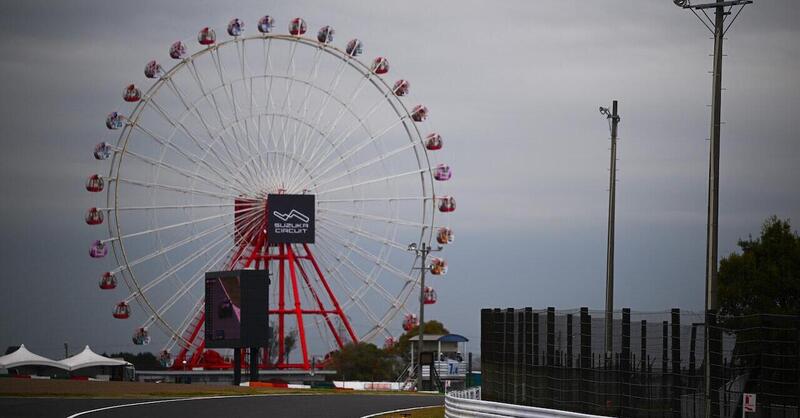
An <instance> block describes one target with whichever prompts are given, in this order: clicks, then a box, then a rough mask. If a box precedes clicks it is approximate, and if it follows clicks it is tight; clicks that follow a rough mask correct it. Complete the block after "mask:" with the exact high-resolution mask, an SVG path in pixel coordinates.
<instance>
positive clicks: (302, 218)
mask: <svg viewBox="0 0 800 418" xmlns="http://www.w3.org/2000/svg"><path fill="white" fill-rule="evenodd" d="M272 214H273V215H275V217H276V218H278V219H280V220H282V221H284V222H286V221H288V220H289V219H292V218H297V219H299V220H300V222H305V223H308V221H310V220H311V218H309V217H308V216H306V215H304V214H302V213H301V212H298V211H296V210H294V209H292V211H291V212H289V213H280V212H278V211H273V212H272Z"/></svg>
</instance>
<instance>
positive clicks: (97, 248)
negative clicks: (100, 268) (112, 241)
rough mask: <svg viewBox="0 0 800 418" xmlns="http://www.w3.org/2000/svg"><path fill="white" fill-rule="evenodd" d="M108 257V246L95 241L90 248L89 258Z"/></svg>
mask: <svg viewBox="0 0 800 418" xmlns="http://www.w3.org/2000/svg"><path fill="white" fill-rule="evenodd" d="M107 255H108V246H107V245H105V244H103V242H102V241H95V242H94V243H93V244H92V246H91V248H89V257H92V258H103V257H105V256H107Z"/></svg>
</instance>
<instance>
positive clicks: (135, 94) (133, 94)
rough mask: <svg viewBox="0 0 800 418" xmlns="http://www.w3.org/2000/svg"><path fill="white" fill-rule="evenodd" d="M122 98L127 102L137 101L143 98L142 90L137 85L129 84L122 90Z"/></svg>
mask: <svg viewBox="0 0 800 418" xmlns="http://www.w3.org/2000/svg"><path fill="white" fill-rule="evenodd" d="M122 99H123V100H125V101H126V102H130V103H135V102H138V101H139V100H141V99H142V91H141V90H139V89H137V88H136V86H135V85H133V84H129V85H128V87H125V91H123V92H122Z"/></svg>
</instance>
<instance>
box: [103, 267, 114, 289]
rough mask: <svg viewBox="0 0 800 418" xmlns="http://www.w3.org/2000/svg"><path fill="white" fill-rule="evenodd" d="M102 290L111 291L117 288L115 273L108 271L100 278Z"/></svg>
mask: <svg viewBox="0 0 800 418" xmlns="http://www.w3.org/2000/svg"><path fill="white" fill-rule="evenodd" d="M100 288H101V289H103V290H111V289H116V288H117V276H116V275H114V273H112V272H110V271H107V272H105V273H103V275H102V276H100Z"/></svg>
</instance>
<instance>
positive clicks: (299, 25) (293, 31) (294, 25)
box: [289, 17, 308, 36]
mask: <svg viewBox="0 0 800 418" xmlns="http://www.w3.org/2000/svg"><path fill="white" fill-rule="evenodd" d="M307 29H308V25H306V21H305V20H303V19H301V18H299V17H296V18H294V19H292V21H291V22H289V34H290V35H294V36H300V35H302V34H304V33H306V30H307Z"/></svg>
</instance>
